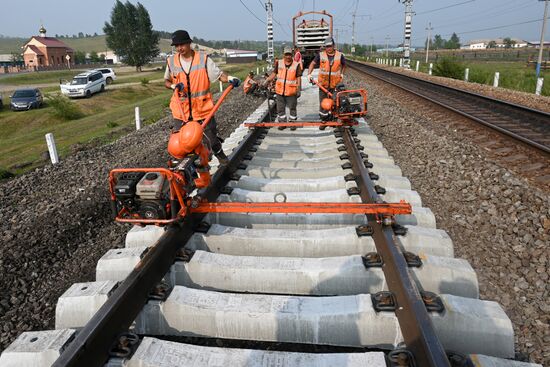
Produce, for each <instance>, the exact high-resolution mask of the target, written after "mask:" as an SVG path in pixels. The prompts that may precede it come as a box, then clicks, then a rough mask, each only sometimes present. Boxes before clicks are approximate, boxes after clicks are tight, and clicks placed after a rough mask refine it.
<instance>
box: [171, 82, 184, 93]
mask: <svg viewBox="0 0 550 367" xmlns="http://www.w3.org/2000/svg"><path fill="white" fill-rule="evenodd" d="M173 85H174V84H173ZM172 89H174V90H176V89H177V90H178V91H179V92H181V91H183V90H184V89H185V85H184V84H183V83H178V84H175V85H174V87H173V88H172Z"/></svg>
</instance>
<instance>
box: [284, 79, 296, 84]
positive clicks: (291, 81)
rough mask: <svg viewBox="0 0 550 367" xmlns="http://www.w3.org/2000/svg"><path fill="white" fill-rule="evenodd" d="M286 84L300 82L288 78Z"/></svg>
mask: <svg viewBox="0 0 550 367" xmlns="http://www.w3.org/2000/svg"><path fill="white" fill-rule="evenodd" d="M286 84H298V81H297V80H288V79H286Z"/></svg>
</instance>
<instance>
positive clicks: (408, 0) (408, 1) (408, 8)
mask: <svg viewBox="0 0 550 367" xmlns="http://www.w3.org/2000/svg"><path fill="white" fill-rule="evenodd" d="M398 1H399V2H400V3H403V4H405V40H404V42H403V67H404V68H405V69H410V68H411V31H412V16H413V14H414V13H413V10H412V5H413V0H398Z"/></svg>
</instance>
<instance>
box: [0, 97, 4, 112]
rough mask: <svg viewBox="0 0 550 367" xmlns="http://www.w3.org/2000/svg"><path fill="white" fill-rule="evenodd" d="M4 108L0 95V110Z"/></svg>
mask: <svg viewBox="0 0 550 367" xmlns="http://www.w3.org/2000/svg"><path fill="white" fill-rule="evenodd" d="M2 108H4V103H3V102H2V95H1V94H0V110H1V109H2Z"/></svg>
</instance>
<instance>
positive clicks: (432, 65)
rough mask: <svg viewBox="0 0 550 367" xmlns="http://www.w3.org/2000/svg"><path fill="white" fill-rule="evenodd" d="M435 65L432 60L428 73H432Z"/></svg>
mask: <svg viewBox="0 0 550 367" xmlns="http://www.w3.org/2000/svg"><path fill="white" fill-rule="evenodd" d="M433 67H434V64H433V63H431V62H430V70H428V74H430V75H432V69H433Z"/></svg>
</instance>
